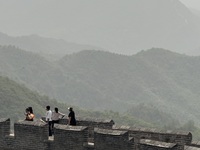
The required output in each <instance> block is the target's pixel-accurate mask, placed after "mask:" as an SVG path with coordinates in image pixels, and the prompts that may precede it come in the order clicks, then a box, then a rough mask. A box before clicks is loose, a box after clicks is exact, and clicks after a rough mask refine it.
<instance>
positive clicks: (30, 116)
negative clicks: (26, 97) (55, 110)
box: [24, 108, 34, 121]
mask: <svg viewBox="0 0 200 150" xmlns="http://www.w3.org/2000/svg"><path fill="white" fill-rule="evenodd" d="M24 115H25V116H26V118H25V120H26V121H33V118H34V114H32V113H31V111H30V109H29V108H26V110H25V113H24Z"/></svg>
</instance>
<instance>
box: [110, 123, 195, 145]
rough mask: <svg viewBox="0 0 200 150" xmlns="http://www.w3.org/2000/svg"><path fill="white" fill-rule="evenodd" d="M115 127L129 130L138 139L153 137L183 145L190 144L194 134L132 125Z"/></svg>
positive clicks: (115, 127) (114, 127)
mask: <svg viewBox="0 0 200 150" xmlns="http://www.w3.org/2000/svg"><path fill="white" fill-rule="evenodd" d="M113 129H115V130H124V131H128V132H129V135H130V136H131V137H134V138H135V139H137V140H139V139H152V140H155V141H162V142H171V143H178V144H182V145H185V144H190V143H191V142H192V134H191V133H190V132H183V131H179V132H177V131H176V132H175V131H171V130H165V131H164V130H158V129H148V128H139V127H130V126H113ZM137 140H136V141H137Z"/></svg>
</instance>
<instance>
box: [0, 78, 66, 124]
mask: <svg viewBox="0 0 200 150" xmlns="http://www.w3.org/2000/svg"><path fill="white" fill-rule="evenodd" d="M47 105H50V106H54V107H55V106H57V107H59V106H60V107H61V109H63V108H64V107H65V106H64V105H63V104H62V105H61V104H59V103H58V102H57V101H56V100H51V99H49V98H48V97H47V96H41V95H39V94H38V93H37V92H33V91H31V90H29V89H28V88H26V87H25V86H24V85H20V84H18V83H16V82H14V81H12V80H10V79H9V78H7V77H2V76H0V118H6V117H8V118H11V119H12V121H16V120H18V119H23V118H24V112H25V109H26V108H27V107H29V106H31V107H33V109H34V113H35V115H36V118H37V119H40V117H41V116H44V114H45V111H46V110H45V108H46V106H47ZM65 109H67V108H65Z"/></svg>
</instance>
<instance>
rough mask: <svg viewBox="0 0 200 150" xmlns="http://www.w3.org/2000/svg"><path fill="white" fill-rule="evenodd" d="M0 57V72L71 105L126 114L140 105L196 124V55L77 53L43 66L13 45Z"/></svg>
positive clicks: (198, 60)
mask: <svg viewBox="0 0 200 150" xmlns="http://www.w3.org/2000/svg"><path fill="white" fill-rule="evenodd" d="M17 54H18V55H17ZM0 57H1V59H0V65H1V67H0V73H1V74H3V75H4V76H5V75H7V76H9V77H10V78H11V79H13V80H15V81H18V82H20V83H23V84H26V85H27V86H28V87H29V88H31V89H34V90H37V91H39V92H40V93H43V94H46V95H48V96H50V97H52V98H56V99H58V100H61V101H63V102H67V103H68V104H71V105H77V106H80V107H82V108H87V109H94V110H101V111H103V110H110V109H112V110H114V111H118V112H126V111H127V109H131V108H133V107H134V106H137V105H139V104H141V103H145V104H146V105H155V107H156V108H157V109H158V110H159V111H162V112H164V113H169V114H170V115H173V116H174V117H176V119H178V120H179V121H181V122H185V121H187V120H189V119H192V120H195V121H197V122H198V123H200V122H199V121H198V118H199V117H200V115H199V114H200V111H199V107H200V103H199V98H200V94H199V91H198V89H199V87H200V79H199V78H200V77H199V74H200V71H199V70H198V69H197V68H198V66H199V65H200V57H191V56H187V55H182V54H178V53H173V52H171V51H168V50H164V49H156V48H154V49H151V50H147V51H141V52H140V53H138V54H136V55H133V56H124V55H118V54H112V53H108V52H103V51H81V52H79V53H75V54H71V55H67V56H65V57H64V58H62V59H61V60H59V61H57V62H48V61H46V60H45V59H43V58H42V57H40V56H38V55H35V54H33V53H30V52H25V51H22V50H20V49H16V48H14V47H0ZM141 111H142V110H141Z"/></svg>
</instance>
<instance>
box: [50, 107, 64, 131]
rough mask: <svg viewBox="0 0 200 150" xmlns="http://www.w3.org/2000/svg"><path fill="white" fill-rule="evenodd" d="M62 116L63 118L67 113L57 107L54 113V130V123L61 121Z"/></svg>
mask: <svg viewBox="0 0 200 150" xmlns="http://www.w3.org/2000/svg"><path fill="white" fill-rule="evenodd" d="M60 116H62V118H63V117H64V116H65V114H63V113H61V112H59V111H58V108H57V107H55V109H54V112H53V113H52V130H53V128H54V123H59V119H60Z"/></svg>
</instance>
